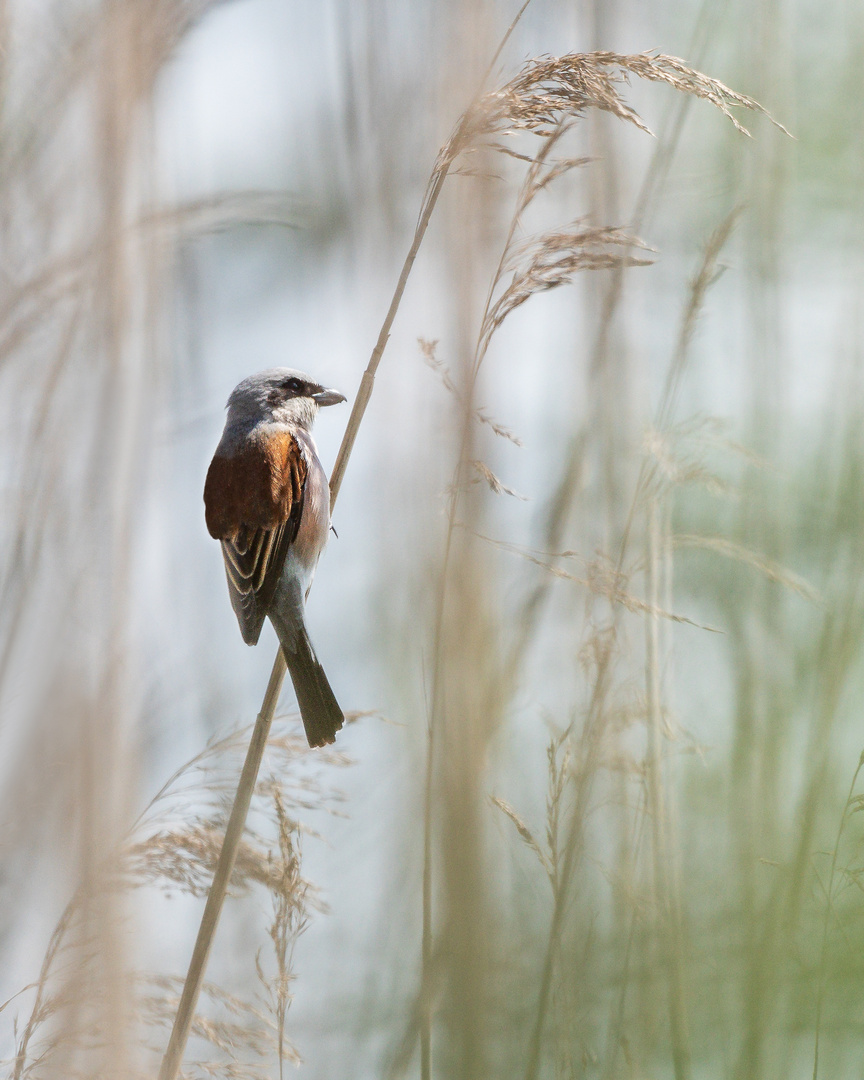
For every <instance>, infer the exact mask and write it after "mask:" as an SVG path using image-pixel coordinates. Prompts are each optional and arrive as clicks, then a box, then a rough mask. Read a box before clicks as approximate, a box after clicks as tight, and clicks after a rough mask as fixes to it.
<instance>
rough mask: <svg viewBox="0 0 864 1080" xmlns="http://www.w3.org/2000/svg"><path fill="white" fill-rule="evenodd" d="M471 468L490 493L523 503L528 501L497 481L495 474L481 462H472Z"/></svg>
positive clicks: (525, 497) (526, 497) (524, 496)
mask: <svg viewBox="0 0 864 1080" xmlns="http://www.w3.org/2000/svg"><path fill="white" fill-rule="evenodd" d="M471 464H472V466H473V467H474V469H475V471H476V472H477V473H479V478H478V479H479V480H480V481H485V483H487V484H488V485H489V488H490V490H491V491H494V492H495V494H496V495H512V496H513V497H514V498H515V499H521V500H522V501H523V502H527V501H528V496H527V495H520V494H519V492H518V491H514V490H513V488H510V487H507V485H506V484H502V482H501V481H500V480H499V479H498V477H497V476H496V475H495V473H493V472H492V470H491V469H490V468H489V466H488V465H485V464H484V463H483V462H482V461H472V462H471Z"/></svg>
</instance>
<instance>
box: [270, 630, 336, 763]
mask: <svg viewBox="0 0 864 1080" xmlns="http://www.w3.org/2000/svg"><path fill="white" fill-rule="evenodd" d="M280 636H281V635H280ZM292 644H293V646H294V647H293V649H291V650H290V651H289V650H288V649H287V648H286V647H285V645H284V644H283V645H282V652H283V653H284V654H285V662H286V663H287V664H288V674H289V675H290V676H291V682H292V683H294V692H295V693H296V695H297V704H298V705H299V706H300V715H301V717H302V718H303V727H304V728H305V729H306V738H307V739H308V740H309V745H310V746H324V745H325V744H327V743H332V742H335V740H336V732H337V731H338V730H339V729H340V728H341V727H342V723H343V721H344V720H345V717H344V716H343V715H342V710H341V709H340V708H339V702H338V701H337V700H336V695H335V694H334V693H333V691H332V690H331V689H330V683H329V682H328V681H327V676H326V675H325V674H324V668H322V667H321V665H320V664H319V663H318V658H317V657H316V655H315V653H314V651H313V649H312V643H311V642H310V641H309V635H308V634H307V633H306V628H305V627H303V628H302V629H301V630H300V632H299V633H297V634H296V635H295V636H294V641H293V642H292Z"/></svg>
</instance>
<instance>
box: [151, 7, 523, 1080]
mask: <svg viewBox="0 0 864 1080" xmlns="http://www.w3.org/2000/svg"><path fill="white" fill-rule="evenodd" d="M530 3H531V0H524V2H523V4H522V6H521V7H520V8H519V11H518V12H517V14H516V17H515V18H514V19H513V21H512V22H511V24H510V26H509V27H508V29H507V32H506V33H505V34H504V37H503V38H502V39H501V43H500V44H499V46H498V48H497V49H496V51H495V55H494V56H493V57H492V60H491V61H490V63H489V66H488V68H487V69H486V72H485V74H484V76H483V80H482V82H481V84H480V87H479V89H478V91H477V94H476V95H475V101H476V100H477V99H478V98H479V96H480V94H481V93H482V92H483V88H484V87H485V85H486V82H487V80H488V78H489V76H490V74H491V72H492V69H493V68H494V66H495V64H496V63H497V62H498V58H499V57H500V55H501V52H502V50H503V49H504V46H505V45H506V44H507V42H508V40H509V39H510V35H511V34H512V33H513V30H514V29H515V27H516V24H517V23H518V22H519V20H520V19H521V18H522V15H523V13H524V12H525V10H526V8H527V7H528V5H529V4H530ZM471 115H472V109H471V108H468V109H466V110H465V112H464V113H463V114H462V118H461V120H460V122H459V124H458V126H457V128H456V131H455V133H454V134H453V136H452V137H451V139H450V141H449V142H448V144H447V146H446V147H445V149H444V151H442V153H441V154H440V155H439V159H438V161H437V163H436V166H435V168H434V170H433V172H432V176H431V178H430V181H429V185H428V187H427V189H426V194H425V196H424V199H423V205H422V207H421V210H420V217H419V220H418V222H417V226H416V228H415V230H414V238H413V240H412V242H411V247H410V248H409V250H408V254H407V256H406V257H405V262H404V263H403V265H402V272H401V273H400V275H399V279H398V281H397V283H396V289H395V291H394V293H393V299H392V300H391V301H390V307H389V308H388V310H387V315H386V317H385V319H384V323H383V325H382V326H381V332H380V333H379V335H378V340H377V341H376V343H375V348H374V349H373V350H372V355H371V356H370V358H369V363H368V364H367V365H366V370H365V371H364V372H363V377H362V379H361V381H360V387H359V389H358V391H357V396H356V398H355V399H354V406H353V408H352V409H351V415H350V416H349V418H348V424H347V426H346V428H345V434H344V435H343V437H342V443H341V445H340V447H339V452H338V454H337V456H336V462H335V464H334V466H333V471H332V473H331V475H330V507H331V510H332V507H333V505H334V503H335V502H336V498H337V496H338V494H339V489H340V488H341V487H342V480H343V479H344V476H345V469H346V468H347V466H348V459H349V458H350V456H351V451H352V450H353V449H354V443H355V441H356V439H357V433H358V431H359V430H360V424H361V422H362V420H363V416H364V414H365V412H366V407H367V406H368V404H369V399H370V398H371V396H372V389H373V387H374V385H375V373H376V372H377V370H378V365H379V364H380V363H381V358H382V357H383V355H384V350H385V349H386V347H387V342H388V340H389V338H390V330H391V328H392V326H393V321H394V319H395V318H396V312H397V311H398V310H399V305H400V303H401V302H402V296H403V294H404V292H405V286H406V285H407V283H408V278H409V276H410V274H411V270H412V268H413V266H414V260H415V259H416V258H417V252H418V251H419V250H420V245H421V244H422V242H423V238H424V236H425V235H426V230H427V229H428V227H429V222H430V220H431V218H432V213H433V211H434V209H435V206H436V204H437V202H438V196H439V195H440V194H441V189H442V188H443V186H444V181H445V180H446V179H447V175H448V173H449V171H450V166H451V164H452V163H453V160H454V159H455V156H456V154H457V153H458V150H459V148H460V147H461V145H462V142H463V139H464V136H465V132H466V128H467V125H468V123H469V121H470V117H471ZM286 670H287V668H286V664H285V657H284V656H283V654H282V650H281V649H279V650H278V652H277V653H276V658H275V659H274V661H273V670H272V671H271V673H270V681H269V682H268V684H267V690H266V692H265V694H264V701H263V703H262V705H261V711H260V712H259V714H258V717H257V719H256V721H255V727H254V730H253V732H252V738H251V740H250V742H249V749H248V751H247V754H246V760H245V762H244V764H243V771H242V772H241V774H240V782H239V784H238V785H237V794H236V795H235V796H234V803H233V805H232V807H231V815H230V817H229V819H228V826H227V828H226V830H225V839H224V841H223V844H222V849H221V851H220V853H219V861H218V862H217V864H216V871H215V873H214V875H213V884H212V885H211V886H210V892H209V893H208V895H207V903H206V905H205V907H204V914H203V915H202V917H201V925H200V927H199V928H198V936H197V938H196V940H195V947H194V949H193V950H192V959H191V960H190V962H189V970H188V972H187V974H186V981H185V983H184V984H183V992H182V994H181V996H180V1004H179V1006H178V1009H177V1014H176V1016H175V1018H174V1025H173V1027H172V1029H171V1037H170V1039H169V1040H168V1047H167V1049H166V1051H165V1056H164V1058H163V1059H162V1067H161V1069H160V1070H159V1080H176V1077H177V1074H178V1072H179V1071H180V1064H181V1062H182V1059H183V1053H184V1051H185V1049H186V1043H187V1041H188V1039H189V1031H190V1028H191V1026H192V1019H193V1017H194V1015H195V1007H196V1005H197V1003H198V997H199V995H200V993H201V984H202V982H203V980H204V972H205V970H206V967H207V960H208V959H209V956H210V950H211V948H212V946H213V938H214V936H215V934H216V927H217V925H218V923H219V916H220V914H221V912H222V905H223V904H224V902H225V895H226V893H227V891H228V884H229V882H230V880H231V874H232V872H233V869H234V863H235V861H236V859H237V851H238V848H239V846H240V840H241V838H242V835H243V829H244V826H245V824H246V816H247V814H248V812H249V805H250V803H251V801H252V793H253V792H254V790H255V782H256V780H257V777H258V770H259V769H260V767H261V759H262V757H263V755H264V748H265V746H266V744H267V736H268V735H269V733H270V726H271V724H272V722H273V714H274V712H275V710H276V703H277V701H278V700H279V694H280V691H281V690H282V683H283V681H284V679H285V672H286ZM431 752H432V732H431V728H430V732H429V756H430V761H431ZM427 787H428V784H427ZM425 818H426V822H427V824H426V832H427V835H426V838H425V842H424V853H425V854H424V884H423V970H424V973H426V972H428V970H429V962H430V958H431V914H430V912H431V862H430V860H429V859H428V857H427V855H428V852H429V849H430V841H429V836H428V829H429V824H428V822H429V814H428V813H427V814H426V815H425ZM427 982H428V980H427V979H426V977H425V975H424V985H425V984H426V983H427ZM430 1023H431V1020H430V1017H429V1015H428V1012H427V1010H425V1009H424V1014H423V1019H422V1020H421V1062H422V1070H421V1071H422V1075H423V1078H424V1080H428V1077H429V1075H430V1042H431V1039H430Z"/></svg>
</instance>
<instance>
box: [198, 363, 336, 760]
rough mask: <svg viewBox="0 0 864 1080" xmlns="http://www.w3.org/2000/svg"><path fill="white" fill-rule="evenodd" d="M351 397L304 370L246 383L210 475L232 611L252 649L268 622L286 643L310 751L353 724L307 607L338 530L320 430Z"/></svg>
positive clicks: (212, 514) (276, 371)
mask: <svg viewBox="0 0 864 1080" xmlns="http://www.w3.org/2000/svg"><path fill="white" fill-rule="evenodd" d="M344 400H345V398H344V397H343V396H342V394H339V393H337V392H336V391H335V390H327V389H325V388H324V387H323V386H321V385H319V384H318V383H316V382H314V381H313V380H312V379H310V378H309V376H308V375H304V374H303V372H302V371H293V370H292V369H291V368H271V369H270V370H269V371H261V372H259V373H258V374H257V375H251V376H250V377H249V378H248V379H244V380H243V382H241V383H239V384H238V385H237V386H236V387H235V388H234V391H233V392H232V394H231V396H230V397H229V398H228V406H227V408H228V419H227V420H226V421H225V430H224V431H223V433H222V439H221V440H220V442H219V445H218V447H217V448H216V453H215V455H214V457H213V460H212V462H211V463H210V468H209V469H208V470H207V480H206V482H205V484H204V508H205V518H206V521H207V529H208V531H209V533H210V535H211V536H212V537H214V538H215V539H217V540H220V541H221V543H222V556H223V558H224V560H225V573H226V574H227V577H228V592H229V594H230V597H231V606H232V607H233V608H234V613H235V614H236V616H237V621H238V622H239V623H240V632H241V633H242V635H243V640H244V641H245V642H246V644H247V645H257V643H258V637H259V635H260V634H261V627H262V626H263V624H264V618H265V616H269V618H270V621H271V622H272V623H273V626H274V628H275V630H276V633H277V635H278V637H279V642H280V644H281V645H282V651H283V653H284V654H285V661H286V663H287V665H288V671H289V673H290V675H291V681H292V682H293V683H294V690H295V692H296V694H297V704H298V705H299V707H300V715H301V716H302V718H303V726H304V727H305V729H306V738H307V739H308V740H309V745H310V746H323V745H324V744H325V743H332V742H333V741H334V739H335V737H336V732H337V731H338V730H339V728H341V727H342V722H343V720H344V717H343V714H342V710H341V709H340V707H339V705H338V703H337V701H336V697H335V696H334V694H333V691H332V690H331V689H330V683H329V682H328V681H327V676H326V675H325V674H324V669H323V668H322V667H321V665H320V664H319V663H318V658H317V657H316V656H315V651H314V649H313V648H312V644H311V642H310V641H309V635H308V633H307V631H306V624H305V622H304V619H303V610H304V607H305V604H306V596H307V594H308V592H309V587H310V585H311V584H312V577H313V575H314V573H315V567H316V565H317V563H318V557H319V556H320V554H321V551H322V549H323V547H324V545H325V544H326V543H327V536H328V534H329V532H330V489H329V486H328V484H327V476H326V474H325V472H324V469H323V467H322V465H321V462H320V461H319V460H318V453H317V450H316V447H315V443H314V441H313V439H312V435H311V428H312V424H313V423H314V421H315V417H316V416H317V415H318V409H319V408H320V407H321V406H322V405H336V404H337V403H338V402H340V401H344Z"/></svg>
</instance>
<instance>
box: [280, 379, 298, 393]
mask: <svg viewBox="0 0 864 1080" xmlns="http://www.w3.org/2000/svg"><path fill="white" fill-rule="evenodd" d="M282 385H283V386H284V387H285V389H286V390H292V391H293V392H294V393H296V392H297V391H298V390H300V389H301V388H302V386H303V384H302V383H301V382H300V380H299V379H294V378H291V379H286V381H285V382H284V383H283V384H282Z"/></svg>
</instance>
